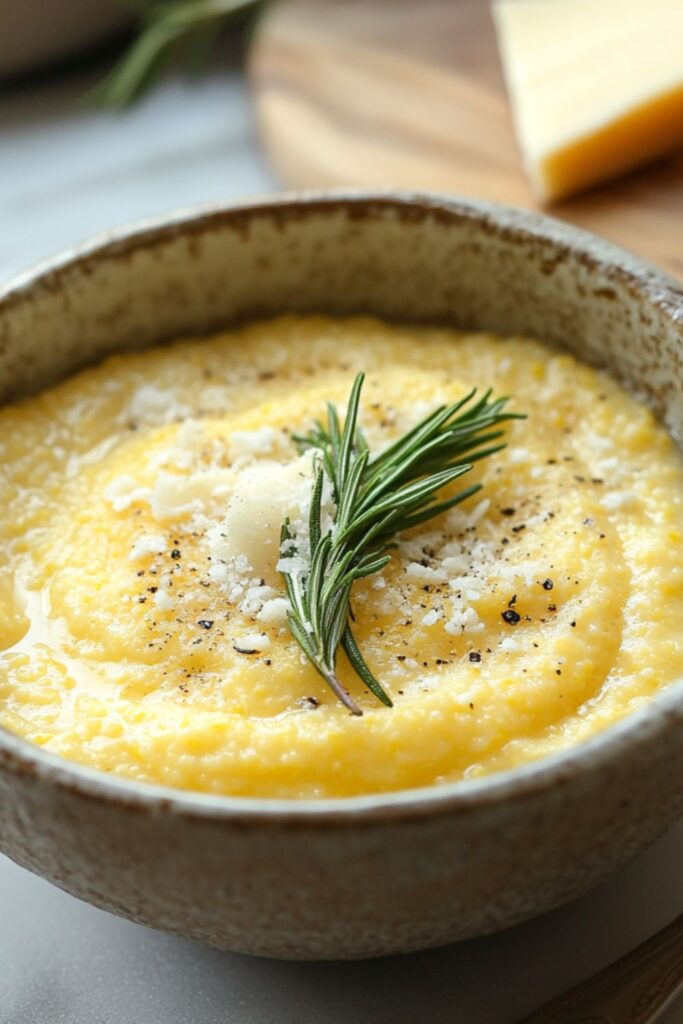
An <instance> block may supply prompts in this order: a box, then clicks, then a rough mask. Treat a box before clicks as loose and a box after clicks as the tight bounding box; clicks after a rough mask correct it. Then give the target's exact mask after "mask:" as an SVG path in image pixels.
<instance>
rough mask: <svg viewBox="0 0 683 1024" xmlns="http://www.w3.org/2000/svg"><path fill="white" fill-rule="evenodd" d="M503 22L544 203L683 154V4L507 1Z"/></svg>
mask: <svg viewBox="0 0 683 1024" xmlns="http://www.w3.org/2000/svg"><path fill="white" fill-rule="evenodd" d="M494 17H495V22H496V27H497V31H498V39H499V45H500V49H501V54H502V58H503V64H504V68H505V73H506V78H507V83H508V89H509V92H510V97H511V100H512V105H513V111H514V117H515V122H516V127H517V135H518V138H519V143H520V146H521V149H522V152H523V154H524V160H525V162H526V165H527V168H528V171H529V174H530V175H531V178H532V181H533V184H534V187H535V189H536V191H537V193H538V195H539V196H540V197H541V198H542V199H544V200H547V201H553V200H558V199H562V198H565V197H566V196H569V195H571V194H573V193H576V192H580V191H582V190H583V189H586V188H588V187H590V186H591V185H594V184H596V183H598V182H602V181H606V180H607V179H609V178H612V177H615V176H616V175H619V174H622V173H623V172H624V171H628V170H630V169H631V168H633V167H636V166H637V165H639V164H643V163H645V162H647V161H648V160H652V159H654V158H656V157H659V156H662V155H663V154H665V153H667V152H671V151H672V150H674V149H676V148H677V147H679V146H682V145H683V2H682V0H647V2H646V0H619V2H618V3H617V2H616V0H498V2H497V3H495V4H494Z"/></svg>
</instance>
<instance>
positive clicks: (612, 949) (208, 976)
mask: <svg viewBox="0 0 683 1024" xmlns="http://www.w3.org/2000/svg"><path fill="white" fill-rule="evenodd" d="M93 75H94V72H93V70H92V69H91V70H90V71H86V72H83V73H80V72H73V71H71V72H69V73H64V74H62V75H61V76H59V77H57V78H54V77H52V78H49V79H43V80H41V81H39V82H34V83H33V84H30V85H28V84H24V85H23V86H21V87H18V86H15V87H12V88H11V89H10V88H7V87H5V89H4V90H3V91H0V279H3V280H4V279H6V278H7V277H8V276H10V275H11V274H13V273H14V272H15V271H17V270H20V269H23V268H24V267H26V266H28V265H30V264H31V263H33V262H35V261H37V260H39V259H42V258H43V257H45V256H47V255H50V254H51V253H53V252H55V251H57V250H59V249H60V248H62V247H64V246H67V245H71V244H72V243H73V242H76V241H78V240H79V239H81V238H83V237H86V236H88V235H91V234H94V233H97V232H99V231H101V230H103V229H106V228H109V227H112V226H115V225H116V224H119V223H121V222H124V221H130V220H134V219H136V218H139V217H146V216H149V215H152V214H156V213H163V212H164V211H167V210H169V209H172V208H177V207H182V206H189V205H192V204H194V203H204V202H209V201H211V200H225V199H229V198H231V197H237V196H246V195H253V194H256V193H263V192H267V191H272V190H274V189H275V188H276V187H277V183H276V182H275V180H274V179H273V177H272V176H271V174H270V172H269V170H268V168H267V167H266V166H265V164H264V162H263V161H262V159H261V156H260V154H259V150H258V146H257V143H256V140H255V138H254V133H253V125H252V120H251V116H250V109H249V102H248V96H247V93H246V89H245V86H244V82H243V79H242V77H241V75H240V72H239V69H238V68H237V67H236V66H235V65H234V63H233V62H232V61H231V60H230V59H226V60H225V61H224V62H221V63H220V64H218V65H217V66H216V67H215V69H214V70H212V71H211V73H209V74H208V75H206V76H205V77H203V78H202V79H200V80H198V81H196V82H194V83H187V82H183V81H180V80H170V81H168V82H167V83H166V84H164V85H163V86H162V87H161V88H160V89H158V90H157V91H156V92H154V93H153V95H152V96H150V97H149V98H148V99H146V100H145V101H144V102H143V103H141V104H140V105H139V106H137V107H135V108H134V109H133V110H131V111H128V112H126V113H124V114H119V115H108V114H102V113H96V112H93V111H92V110H89V109H87V107H85V106H84V105H83V104H82V103H81V98H82V96H83V94H84V93H85V91H86V88H87V87H88V85H89V84H90V82H91V81H92V80H93ZM682 863H683V823H682V824H681V825H680V826H679V827H678V828H677V829H675V830H674V831H672V832H671V833H670V834H669V835H668V836H666V837H664V838H663V839H662V840H660V842H659V843H658V844H656V845H655V846H654V847H652V848H651V849H650V850H648V851H647V852H646V853H645V854H643V855H642V856H641V857H640V858H638V859H637V860H636V861H634V862H633V863H631V864H630V865H629V866H628V867H626V868H625V869H623V870H622V871H621V872H620V873H618V874H617V875H615V876H614V877H613V878H612V879H610V881H609V882H607V883H606V884H604V885H603V886H602V887H601V888H600V889H599V890H598V891H596V892H594V893H592V894H591V895H590V896H588V897H585V898H584V899H582V900H580V901H578V902H576V903H574V904H572V905H570V906H568V907H565V908H563V909H561V910H558V911H555V912H554V913H552V914H549V915H546V916H545V917H544V918H541V919H540V920H537V921H534V922H531V923H529V924H526V925H523V926H521V927H519V928H516V929H514V930H512V931H509V932H506V933H504V934H502V935H498V936H494V937H491V938H488V939H483V940H478V941H475V942H470V943H465V944H461V945H457V946H451V947H448V948H445V949H440V950H435V951H431V952H426V953H419V954H415V955H412V956H408V957H402V958H400V959H397V958H390V959H384V960H375V961H366V962H360V963H349V964H345V963H336V964H323V963H318V964H298V963H282V962H275V961H265V960H256V959H251V958H248V957H243V956H238V955H230V954H224V953H219V952H216V951H214V950H210V949H206V948H203V947H201V946H199V945H197V944H195V943H191V942H186V941H183V940H180V939H176V938H173V937H169V936H166V935H162V934H158V933H156V932H153V931H150V930H149V929H146V928H143V927H140V926H138V925H133V924H130V923H129V922H126V921H122V920H119V919H118V918H116V917H113V916H111V915H109V914H106V913H104V912H103V911H99V910H96V909H94V908H93V907H89V906H87V905H85V904H83V903H81V902H79V901H78V900H75V899H73V898H72V897H70V896H67V895H66V894H64V893H62V892H60V891H59V890H57V889H55V888H54V887H52V886H50V885H49V884H48V883H46V882H44V881H42V880H40V879H38V878H35V877H34V876H32V875H30V874H29V873H28V872H26V871H23V870H22V869H20V868H18V867H16V866H15V865H14V864H12V863H10V862H9V861H8V860H7V859H6V858H3V857H0V1024H62V1022H63V1024H142V1022H144V1024H219V1022H220V1024H318V1022H321V1021H325V1022H326V1024H365V1022H368V1024H415V1022H416V1021H422V1022H425V1024H515V1022H516V1021H517V1020H519V1019H520V1018H521V1017H522V1016H524V1015H525V1014H527V1013H529V1012H530V1011H531V1010H532V1009H533V1008H535V1007H536V1006H538V1005H539V1004H540V1003H542V1002H544V1001H546V1000H547V999H549V998H551V997H552V996H554V995H556V994H557V993H559V992H560V991H562V990H563V989H565V988H567V987H569V986H570V985H573V984H575V983H577V982H578V981H579V980H581V979H583V978H585V977H587V976H588V975H589V974H591V973H593V972H594V971H596V970H598V969H599V968H601V967H603V966H604V965H606V964H607V963H609V962H610V961H612V960H614V959H615V958H616V957H618V956H620V955H622V954H623V953H625V952H627V951H628V950H629V949H630V948H632V947H633V946H635V945H636V944H637V943H638V942H640V941H642V940H643V939H645V938H646V937H647V936H648V935H650V934H651V933H653V932H654V931H656V930H657V929H659V928H661V927H663V926H664V925H665V924H667V923H668V922H669V921H670V920H672V919H673V918H674V917H676V916H677V915H678V914H679V913H680V912H681V910H682V909H683V871H681V864H682ZM680 1019H681V1007H680V1006H679V1007H678V1009H676V1008H675V1007H674V1008H673V1009H672V1010H671V1011H670V1012H669V1014H668V1015H667V1016H666V1017H664V1018H663V1019H662V1024H675V1022H677V1021H680Z"/></svg>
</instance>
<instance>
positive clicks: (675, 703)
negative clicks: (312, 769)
mask: <svg viewBox="0 0 683 1024" xmlns="http://www.w3.org/2000/svg"><path fill="white" fill-rule="evenodd" d="M336 211H343V212H345V213H346V215H347V216H349V217H351V218H357V219H358V220H363V219H366V218H368V217H373V216H374V215H375V213H377V212H380V213H382V212H391V213H392V214H394V215H395V216H396V217H397V218H398V219H402V220H405V221H420V220H424V219H426V218H431V219H434V220H437V221H440V222H442V223H458V222H462V221H471V222H474V223H476V224H478V225H479V226H480V228H481V229H482V230H483V231H484V233H485V234H488V235H491V236H497V237H500V238H503V239H504V240H506V241H510V242H516V243H518V244H522V245H523V244H524V243H526V242H531V241H536V242H540V243H544V244H546V245H548V246H549V250H550V251H549V265H550V266H551V267H554V266H556V265H558V264H559V263H561V262H563V261H564V260H566V259H572V260H573V261H575V262H576V261H578V262H579V263H582V264H584V265H585V266H586V267H588V268H590V269H593V268H594V269H596V270H599V271H600V273H601V274H602V275H603V276H604V277H605V278H607V279H610V280H613V281H614V282H615V283H618V284H619V285H620V286H621V287H622V288H624V287H625V288H626V289H627V290H628V292H629V293H630V294H631V295H632V296H633V297H634V298H635V299H636V300H637V301H639V302H641V303H646V304H650V305H654V306H656V307H658V308H659V309H660V310H661V311H662V312H663V313H664V314H665V316H666V317H667V318H668V319H670V320H671V321H672V323H674V324H676V325H680V327H681V331H682V337H683V285H681V284H679V283H678V282H676V281H675V280H674V279H673V278H670V277H668V276H667V275H666V274H664V273H662V272H660V271H659V270H657V269H656V268H655V267H653V266H651V265H649V264H648V263H646V262H645V261H643V260H640V259H638V258H637V257H636V256H634V255H632V254H631V253H628V252H626V251H625V250H623V249H620V248H618V247H617V246H614V245H612V244H611V243H609V242H606V241H603V240H602V239H600V238H597V237H596V236H594V235H591V234H590V233H588V232H585V231H582V230H580V229H578V228H574V227H571V226H569V225H567V224H565V223H563V222H561V221H558V220H555V219H554V218H552V217H547V216H544V215H541V214H536V213H531V212H527V211H523V210H518V209H514V208H510V207H505V206H500V205H497V204H494V203H488V202H481V201H477V200H464V199H456V198H451V197H448V196H445V195H438V194H431V193H415V194H413V193H406V192H367V191H359V190H347V189H344V190H332V191H324V192H301V193H283V194H280V195H278V196H265V197H262V198H261V197H257V198H256V199H253V200H250V201H247V202H241V203H226V204H217V205H213V204H212V205H210V206H202V207H193V208H191V209H187V210H180V211H176V212H173V213H171V214H169V215H166V216H161V217H159V218H154V219H150V220H144V221H139V222H136V223H134V224H132V225H126V226H124V227H121V228H117V229H115V230H113V231H109V232H106V233H105V234H102V235H99V236H96V237H95V238H93V239H90V240H88V241H86V242H84V243H82V244H81V245H78V246H76V247H75V248H73V249H70V250H66V251H64V252H63V253H61V254H60V255H58V256H56V257H54V258H52V259H49V260H46V261H44V262H42V263H39V264H38V265H36V266H35V267H32V268H30V269H29V270H27V271H25V272H23V273H21V274H19V275H18V276H17V277H15V278H14V279H13V280H11V281H10V282H9V283H8V284H7V285H6V286H5V287H4V288H1V289H0V315H2V313H3V312H4V311H6V310H8V309H9V308H10V307H11V306H13V305H15V304H18V303H20V302H22V301H30V300H31V294H32V293H39V292H40V291H41V290H42V289H46V290H51V291H52V290H57V289H59V288H60V287H61V286H62V284H67V285H68V277H69V274H70V273H71V272H72V271H73V270H76V271H79V270H80V271H84V272H86V273H87V272H88V270H89V269H90V268H91V267H93V266H94V265H96V264H97V263H98V262H99V261H100V260H101V259H112V258H113V259H119V258H126V257H127V256H128V255H129V254H131V253H133V252H138V251H140V250H142V249H147V248H154V247H156V246H158V245H163V244H165V243H166V242H167V241H168V240H170V239H172V238H174V237H178V236H181V237H191V236H193V235H201V234H205V233H211V232H212V231H213V230H214V229H216V228H220V227H222V226H223V225H227V226H229V227H232V228H233V229H234V230H236V231H243V232H246V231H248V230H249V226H250V224H251V222H252V221H253V220H256V219H259V218H262V217H264V216H265V217H269V218H271V219H274V220H275V221H277V222H280V223H281V224H286V223H289V222H292V221H297V220H301V219H305V218H306V217H308V216H309V215H311V214H316V213H328V212H329V213H334V212H336ZM615 297H616V295H615ZM679 717H680V718H681V720H682V723H681V727H683V679H682V680H679V681H677V682H676V683H674V684H672V685H671V686H669V687H667V688H666V689H665V690H663V691H662V692H661V693H660V694H658V695H656V696H654V697H652V698H651V699H650V701H649V702H648V704H647V705H646V706H645V707H644V708H642V709H640V710H638V711H636V712H634V713H633V714H631V715H628V716H627V717H626V718H624V719H622V720H621V721H620V722H618V723H617V724H616V725H613V726H611V727H610V728H608V729H607V730H605V731H604V732H602V733H601V734H599V735H598V736H596V737H594V738H592V739H589V740H587V741H585V742H584V743H582V744H580V745H578V746H576V747H573V748H571V749H569V750H567V751H565V752H562V753H559V754H554V755H551V756H549V757H545V758H542V759H540V760H538V761H534V762H531V763H530V764H527V765H523V766H522V767H520V768H515V769H513V770H510V771H506V772H500V773H497V774H493V775H490V776H486V777H484V778H481V779H472V780H465V781H461V782H454V783H446V784H441V785H438V786H428V787H421V788H419V789H410V790H401V791H398V792H392V793H380V794H375V795H370V796H358V797H335V798H327V799H319V800H318V799H303V800H297V799H269V798H261V797H258V798H257V797H240V796H235V797H231V796H217V795H212V794H204V793H195V792H189V791H184V790H176V789H171V788H169V787H165V786H156V785H152V784H149V783H142V782H136V781H133V780H128V779H119V778H114V777H111V776H109V775H107V774H105V773H103V772H100V771H96V770H94V769H91V768H87V767H85V766H82V765H79V764H77V763H75V762H70V761H67V760H65V759H63V758H61V757H58V756H57V755H55V754H51V753H49V752H48V751H46V750H43V749H42V748H40V747H38V746H35V745H34V744H32V743H30V742H29V741H27V740H24V739H21V738H20V737H18V736H15V735H14V734H12V733H10V732H9V731H8V730H6V729H5V728H3V727H2V726H0V763H2V764H3V765H4V766H6V767H7V768H8V769H9V770H10V771H13V772H16V773H17V774H21V775H29V776H33V777H34V778H36V779H37V780H44V781H46V782H48V783H50V784H53V785H55V786H57V787H59V788H62V789H65V790H70V791H72V792H73V793H74V794H75V795H78V796H80V797H82V798H86V799H93V800H97V801H105V802H107V801H110V802H112V803H115V804H118V805H119V806H124V807H126V808H127V809H129V810H131V811H140V812H147V813H166V814H171V815H173V816H176V817H181V818H188V819H191V818H200V819H211V820H215V821H221V820H225V821H229V822H230V823H231V824H240V823H243V824H245V825H248V824H256V823H258V824H266V823H271V824H273V825H278V824H282V823H283V822H284V823H287V824H292V825H295V824H297V823H298V824H300V825H301V826H306V827H308V826H316V827H325V826H327V825H330V826H332V825H334V824H335V823H336V824H337V825H340V824H342V823H343V824H344V825H347V826H348V825H355V824H358V825H367V824H368V823H371V822H381V821H382V820H385V819H387V818H391V819H394V820H397V819H400V820H414V819H417V818H421V817H430V816H432V815H454V814H458V813H463V814H466V813H467V812H468V811H469V810H471V809H472V808H479V807H482V808H483V807H486V806H494V805H500V804H503V803H508V804H510V805H513V804H514V803H515V802H517V801H518V800H524V799H525V798H527V797H528V796H529V795H531V794H536V793H542V792H543V791H549V790H551V789H554V788H555V787H557V786H561V785H563V784H564V783H565V782H566V781H567V780H568V779H569V778H570V777H575V776H577V775H588V774H590V773H592V772H597V771H601V770H605V769H608V768H609V766H610V765H612V764H614V763H615V762H616V761H618V759H619V758H620V756H621V755H622V754H623V753H627V752H628V751H629V749H631V748H636V747H639V746H647V745H649V744H653V743H657V741H658V739H659V737H660V736H661V735H663V734H665V733H666V732H667V731H668V730H669V729H670V728H672V727H673V722H672V719H673V718H679Z"/></svg>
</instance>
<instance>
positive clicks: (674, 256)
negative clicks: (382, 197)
mask: <svg viewBox="0 0 683 1024" xmlns="http://www.w3.org/2000/svg"><path fill="white" fill-rule="evenodd" d="M250 79H251V85H252V92H253V97H254V103H255V108H256V113H257V119H258V124H259V127H260V133H261V137H262V140H263V144H264V146H265V149H266V151H267V153H268V155H269V157H270V159H271V160H272V163H273V165H274V166H275V168H276V170H277V171H278V173H279V175H280V177H281V178H282V180H283V182H284V184H286V185H287V186H291V187H294V188H303V187H327V186H331V185H356V186H363V185H367V186H381V187H394V188H416V189H419V188H424V189H434V190H437V191H447V192H453V193H459V194H461V195H466V196H478V197H481V198H484V199H491V200H496V201H498V202H502V203H510V204H513V205H517V206H524V207H528V208H531V209H540V208H541V207H539V205H538V204H537V203H536V202H535V200H534V197H533V195H532V193H531V190H530V188H529V184H528V182H527V179H526V176H525V174H524V171H523V169H522V165H521V160H520V155H519V152H518V149H517V145H516V142H515V138H514V133H513V128H512V121H511V117H510V109H509V105H508V100H507V95H506V92H505V86H504V82H503V77H502V72H501V68H500V63H499V59H498V53H497V49H496V41H495V36H494V31H493V24H492V22H491V17H490V12H489V4H488V2H487V0H280V2H278V3H273V4H272V5H271V6H270V7H269V8H268V9H267V10H266V12H265V14H264V16H263V17H262V19H261V22H260V25H259V28H258V30H257V32H256V35H255V38H254V42H253V47H252V51H251V59H250ZM547 212H549V213H552V214H553V215H554V216H556V217H561V218H563V219H564V220H568V221H571V222H572V223H574V224H578V225H580V226H581V227H585V228H588V229H589V230H591V231H595V232H596V233H598V234H600V235H603V236H605V237H607V238H609V239H611V240H612V241H615V242H618V243H619V244H620V245H623V246H625V247H626V248H628V249H632V250H633V251H635V252H637V253H638V254H640V255H641V256H644V257H646V258H647V259H649V260H651V261H653V262H655V263H658V264H659V265H660V266H663V267H665V268H667V269H668V270H669V271H670V272H671V273H673V274H675V275H677V276H678V277H683V153H679V154H677V155H675V156H674V157H672V158H670V159H668V160H665V161H662V162H660V163H659V164H656V165H654V166H651V167H649V168H647V169H645V170H643V171H639V172H636V173H634V174H631V175H629V176H628V177H626V178H624V179H622V180H620V181H618V182H613V183H611V184H609V185H607V186H604V187H602V188H599V189H596V190H594V191H592V192H590V193H588V194H586V195H585V196H581V197H578V198H576V199H574V200H570V201H568V202H564V203H562V204H560V205H556V206H553V207H550V208H548V209H547Z"/></svg>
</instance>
